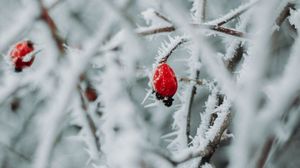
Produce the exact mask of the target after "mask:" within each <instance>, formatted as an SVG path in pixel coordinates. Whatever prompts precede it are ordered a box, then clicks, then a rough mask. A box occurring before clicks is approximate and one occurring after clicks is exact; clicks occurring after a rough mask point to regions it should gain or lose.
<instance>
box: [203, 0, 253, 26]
mask: <svg viewBox="0 0 300 168" xmlns="http://www.w3.org/2000/svg"><path fill="white" fill-rule="evenodd" d="M257 2H258V0H253V1H250V2H248V3H246V4H243V5H241V6H239V7H237V8H236V9H233V10H232V11H230V12H229V13H227V14H226V15H224V16H222V17H221V18H218V19H215V20H212V21H209V22H206V24H207V25H216V26H221V25H223V24H225V23H228V22H229V21H231V20H232V19H234V18H236V17H238V16H240V15H241V14H243V13H244V12H246V11H247V10H249V9H250V8H251V7H252V6H253V5H254V4H256V3H257Z"/></svg>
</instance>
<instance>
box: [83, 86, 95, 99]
mask: <svg viewBox="0 0 300 168" xmlns="http://www.w3.org/2000/svg"><path fill="white" fill-rule="evenodd" d="M85 96H86V98H87V99H88V101H90V102H93V101H95V100H96V99H97V97H98V94H97V91H96V90H95V89H94V88H92V87H91V86H88V87H87V88H86V90H85Z"/></svg>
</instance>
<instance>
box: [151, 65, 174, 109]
mask: <svg viewBox="0 0 300 168" xmlns="http://www.w3.org/2000/svg"><path fill="white" fill-rule="evenodd" d="M177 87H178V86H177V79H176V76H175V73H174V71H173V69H172V68H171V67H170V66H169V65H168V64H166V63H161V64H159V65H158V66H157V67H156V69H155V71H154V75H153V88H154V91H155V92H156V97H157V98H158V99H164V100H163V101H164V103H165V105H166V106H170V105H171V104H172V101H173V99H172V97H173V96H174V94H175V93H176V91H177ZM169 101H171V103H170V102H169Z"/></svg>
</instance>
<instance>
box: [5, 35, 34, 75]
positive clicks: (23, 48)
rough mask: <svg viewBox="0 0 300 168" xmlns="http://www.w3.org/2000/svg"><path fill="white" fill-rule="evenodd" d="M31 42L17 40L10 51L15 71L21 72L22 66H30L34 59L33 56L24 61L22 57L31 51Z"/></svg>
mask: <svg viewBox="0 0 300 168" xmlns="http://www.w3.org/2000/svg"><path fill="white" fill-rule="evenodd" d="M33 50H34V46H33V43H32V42H31V41H29V40H26V41H21V42H18V43H17V44H16V45H15V46H14V48H13V49H12V50H11V52H10V57H11V59H12V62H13V65H14V68H15V71H16V72H21V71H22V70H23V69H24V68H26V67H30V66H31V65H32V63H33V61H34V56H33V57H31V58H30V60H29V61H25V60H24V57H25V56H27V55H28V54H29V53H31V52H33Z"/></svg>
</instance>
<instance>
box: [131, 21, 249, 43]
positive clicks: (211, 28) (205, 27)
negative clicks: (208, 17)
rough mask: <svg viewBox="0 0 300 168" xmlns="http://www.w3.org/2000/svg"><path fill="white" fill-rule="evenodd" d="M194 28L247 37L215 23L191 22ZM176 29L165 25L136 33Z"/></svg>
mask: <svg viewBox="0 0 300 168" xmlns="http://www.w3.org/2000/svg"><path fill="white" fill-rule="evenodd" d="M192 26H194V27H195V28H200V29H203V30H208V31H213V32H218V33H221V35H222V34H226V35H229V36H234V37H238V38H243V39H245V40H246V39H247V38H248V37H249V35H247V34H246V33H244V32H240V31H237V30H235V29H231V28H226V27H222V26H215V25H205V24H192ZM175 30H176V27H175V26H165V27H157V28H149V29H137V30H136V32H137V34H139V35H141V36H148V35H154V34H158V33H167V32H173V31H175Z"/></svg>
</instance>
